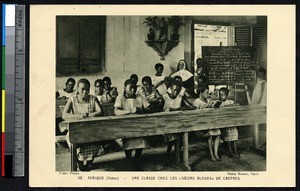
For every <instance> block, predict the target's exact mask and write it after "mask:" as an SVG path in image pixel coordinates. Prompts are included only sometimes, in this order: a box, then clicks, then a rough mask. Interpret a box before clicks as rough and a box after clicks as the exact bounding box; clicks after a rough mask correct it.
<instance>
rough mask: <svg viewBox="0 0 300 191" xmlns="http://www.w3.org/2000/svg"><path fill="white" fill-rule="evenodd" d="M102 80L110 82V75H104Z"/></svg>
mask: <svg viewBox="0 0 300 191" xmlns="http://www.w3.org/2000/svg"><path fill="white" fill-rule="evenodd" d="M104 81H106V82H108V83H110V84H111V79H110V77H108V76H105V77H104V78H103V82H104Z"/></svg>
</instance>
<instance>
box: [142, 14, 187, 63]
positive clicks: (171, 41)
mask: <svg viewBox="0 0 300 191" xmlns="http://www.w3.org/2000/svg"><path fill="white" fill-rule="evenodd" d="M144 24H146V25H147V26H148V27H149V33H148V34H147V36H148V40H146V41H145V42H146V44H147V45H148V46H150V47H152V48H153V50H155V51H156V52H157V53H158V55H159V56H160V59H161V60H165V56H166V55H167V54H168V53H169V52H170V51H171V50H172V49H173V48H174V47H176V46H177V45H178V43H179V42H180V41H179V37H180V35H179V29H180V27H181V26H183V25H184V22H183V17H182V16H171V17H158V16H153V17H152V16H149V17H147V18H146V19H145V21H144Z"/></svg>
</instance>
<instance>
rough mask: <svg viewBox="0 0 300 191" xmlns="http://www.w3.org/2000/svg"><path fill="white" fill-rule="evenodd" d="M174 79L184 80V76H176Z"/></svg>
mask: <svg viewBox="0 0 300 191" xmlns="http://www.w3.org/2000/svg"><path fill="white" fill-rule="evenodd" d="M173 79H174V80H175V81H177V79H178V80H180V81H181V82H182V77H181V76H175V77H174V78H173Z"/></svg>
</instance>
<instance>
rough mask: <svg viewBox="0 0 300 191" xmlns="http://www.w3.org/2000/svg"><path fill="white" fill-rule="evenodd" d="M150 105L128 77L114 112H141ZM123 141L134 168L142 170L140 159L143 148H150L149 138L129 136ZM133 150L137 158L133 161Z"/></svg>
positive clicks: (118, 113) (127, 156)
mask: <svg viewBox="0 0 300 191" xmlns="http://www.w3.org/2000/svg"><path fill="white" fill-rule="evenodd" d="M149 105H150V104H149V103H148V101H147V100H146V98H145V97H143V96H139V95H136V85H135V83H134V82H132V81H131V80H130V79H128V80H126V81H125V83H124V93H123V94H121V95H119V96H118V97H117V98H116V101H115V105H114V108H115V109H114V113H115V115H117V116H118V115H128V114H136V113H141V112H143V110H148V109H149V108H148V106H149ZM123 142H124V145H123V149H124V150H125V155H126V158H127V160H128V161H129V162H130V163H131V164H132V168H133V169H134V170H142V168H141V165H140V161H139V159H140V156H141V154H142V152H143V149H145V148H150V146H149V142H148V140H147V139H145V138H128V139H124V140H123ZM133 150H135V160H133V161H132V156H131V155H132V151H133Z"/></svg>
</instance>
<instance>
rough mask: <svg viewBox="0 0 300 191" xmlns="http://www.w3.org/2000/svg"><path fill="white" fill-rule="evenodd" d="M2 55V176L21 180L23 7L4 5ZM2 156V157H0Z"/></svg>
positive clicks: (23, 69)
mask: <svg viewBox="0 0 300 191" xmlns="http://www.w3.org/2000/svg"><path fill="white" fill-rule="evenodd" d="M3 10H4V12H5V24H4V26H5V27H4V26H3V27H4V30H5V47H4V50H3V54H4V55H5V59H4V62H3V63H2V69H3V70H4V71H2V72H3V73H5V78H4V79H2V80H3V84H2V89H3V90H4V91H3V90H2V91H3V94H2V96H3V95H4V97H2V98H3V100H5V103H4V106H2V112H3V111H5V114H2V116H4V118H3V119H2V120H3V121H2V124H3V127H2V133H3V134H4V137H3V138H4V139H3V140H2V148H4V151H2V168H3V167H4V168H5V170H3V169H2V176H6V177H9V176H14V177H19V176H24V160H25V151H24V145H25V142H24V136H25V134H24V133H25V132H24V129H25V113H24V112H25V106H24V104H25V6H22V5H4V6H3ZM3 152H4V155H5V156H4V157H3Z"/></svg>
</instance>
